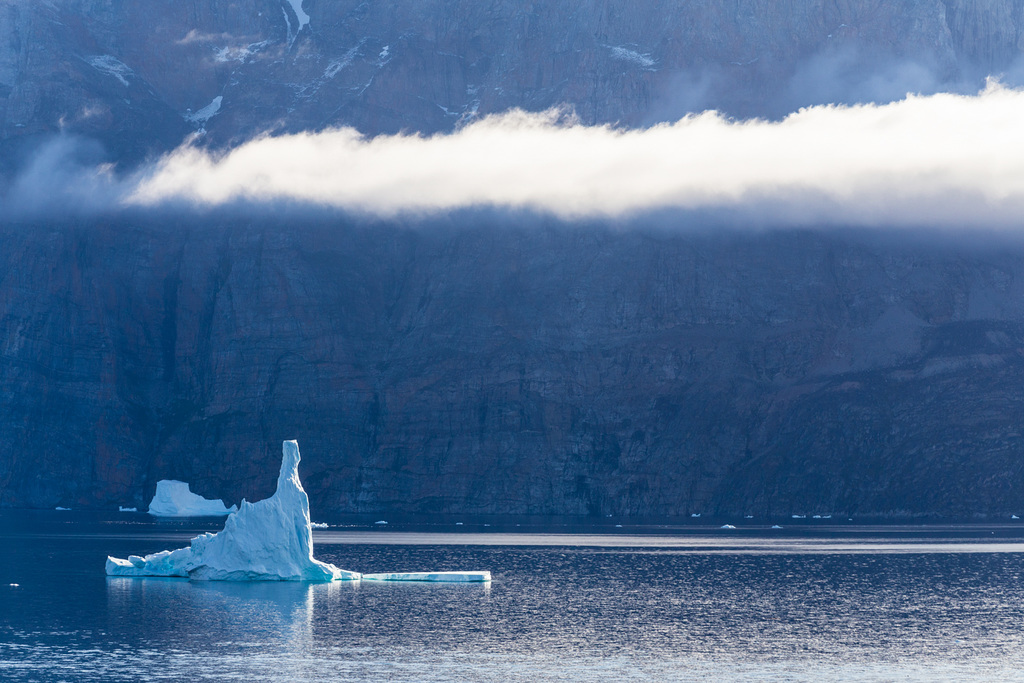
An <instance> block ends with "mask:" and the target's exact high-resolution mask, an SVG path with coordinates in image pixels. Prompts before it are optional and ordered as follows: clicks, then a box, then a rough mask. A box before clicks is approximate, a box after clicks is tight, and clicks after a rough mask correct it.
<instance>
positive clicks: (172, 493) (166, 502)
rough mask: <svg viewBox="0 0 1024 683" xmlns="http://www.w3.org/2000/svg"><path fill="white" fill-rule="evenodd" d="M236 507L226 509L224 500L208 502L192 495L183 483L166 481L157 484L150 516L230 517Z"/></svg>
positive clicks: (196, 495)
mask: <svg viewBox="0 0 1024 683" xmlns="http://www.w3.org/2000/svg"><path fill="white" fill-rule="evenodd" d="M237 509H238V508H236V507H235V506H234V505H232V506H231V507H230V508H227V507H224V501H222V500H219V499H218V500H208V499H206V498H203V497H202V496H200V495H198V494H195V493H192V491H190V490H189V488H188V484H186V483H185V482H183V481H174V480H172V479H164V480H163V481H158V482H157V483H156V495H155V496H153V502H152V503H150V504H149V514H151V515H153V516H155V517H204V516H213V515H230V514H231V513H232V512H234V511H235V510H237Z"/></svg>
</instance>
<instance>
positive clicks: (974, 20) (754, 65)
mask: <svg viewBox="0 0 1024 683" xmlns="http://www.w3.org/2000/svg"><path fill="white" fill-rule="evenodd" d="M1022 15H1024V1H1022V0H986V1H984V2H979V1H977V0H910V1H907V2H878V1H877V0H716V1H714V2H711V1H708V0H701V1H699V2H670V1H668V0H640V1H639V2H638V1H637V0H574V1H572V2H565V1H564V0H537V1H534V2H520V1H511V0H502V1H497V2H488V3H482V2H477V1H475V0H456V1H454V2H453V1H449V0H445V1H444V2H441V1H440V0H397V1H395V2H387V3H382V2H364V1H362V0H337V1H332V2H325V1H321V0H304V1H300V0H181V1H178V2H165V1H160V0H133V1H131V2H126V1H125V0H103V1H100V0H52V1H51V2H35V1H31V2H30V1H29V0H0V17H2V19H0V152H3V154H0V158H3V159H4V161H5V165H6V166H7V170H8V171H9V170H11V168H13V167H14V166H15V165H16V162H17V159H18V154H19V150H23V149H25V148H30V147H32V145H34V144H35V143H36V142H37V141H38V140H39V139H40V138H41V137H45V136H46V135H49V134H53V133H55V132H57V131H64V132H74V133H78V134H82V135H86V136H89V137H92V138H96V139H98V140H100V141H102V143H103V144H104V145H105V146H106V148H107V153H108V155H109V157H110V158H112V159H113V160H117V161H122V162H132V161H136V160H138V159H141V158H143V157H144V156H146V155H147V154H152V153H154V152H159V151H162V150H166V149H168V148H170V147H173V146H175V145H177V144H178V143H180V142H181V140H182V139H183V138H184V137H185V136H186V135H187V134H188V133H189V132H190V131H197V130H199V131H204V133H205V140H206V141H207V142H208V143H209V144H214V145H223V144H230V143H231V142H237V141H238V140H241V139H246V138H249V137H251V136H253V135H256V134H259V133H263V132H266V131H276V130H289V131H296V130H311V129H322V128H324V127H330V126H339V125H352V126H355V127H357V128H358V129H359V130H361V131H363V132H364V133H367V134H376V133H380V132H394V131H399V130H408V131H424V132H433V131H439V130H450V129H452V128H453V127H456V126H458V125H459V124H460V123H462V122H465V121H467V120H469V119H472V118H473V117H477V116H481V115H484V114H487V113H492V112H501V111H505V110H507V109H509V108H512V107H522V108H525V109H528V110H541V109H546V108H549V107H554V106H567V107H570V108H572V109H573V110H575V112H576V113H577V114H578V115H579V117H580V118H581V119H582V120H583V121H585V122H591V123H594V122H597V123H600V122H612V123H613V122H620V123H622V124H625V125H646V124H650V123H653V122H655V121H661V120H667V119H670V120H675V119H677V118H679V117H680V116H682V115H683V114H685V113H686V112H689V111H694V110H701V109H705V108H719V109H723V110H725V111H727V112H729V113H732V114H735V115H739V116H754V115H757V116H780V115H783V114H785V113H787V112H790V111H794V110H795V109H796V108H797V107H799V106H803V105H806V104H812V103H825V102H846V101H863V100H891V99H894V98H899V97H902V96H903V95H904V94H905V93H906V92H908V91H915V92H920V91H924V92H928V91H934V90H936V89H940V88H941V89H957V90H968V91H976V90H977V89H979V88H980V87H981V83H982V80H983V78H984V77H985V76H986V75H989V74H1000V73H1002V74H1004V75H1005V78H1007V79H1008V80H1009V81H1011V82H1017V81H1018V80H1020V79H1019V76H1021V70H1020V68H1019V66H1020V64H1019V62H1020V57H1021V52H1022V49H1024V39H1022V37H1021V36H1022V28H1024V19H1022Z"/></svg>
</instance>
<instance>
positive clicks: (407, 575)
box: [363, 572, 491, 583]
mask: <svg viewBox="0 0 1024 683" xmlns="http://www.w3.org/2000/svg"><path fill="white" fill-rule="evenodd" d="M363 580H365V581H432V582H434V583H479V582H486V581H490V580H491V573H490V572H395V573H393V574H363Z"/></svg>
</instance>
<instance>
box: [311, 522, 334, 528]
mask: <svg viewBox="0 0 1024 683" xmlns="http://www.w3.org/2000/svg"><path fill="white" fill-rule="evenodd" d="M309 526H310V528H311V529H328V528H330V526H331V525H330V524H328V523H327V522H310V523H309Z"/></svg>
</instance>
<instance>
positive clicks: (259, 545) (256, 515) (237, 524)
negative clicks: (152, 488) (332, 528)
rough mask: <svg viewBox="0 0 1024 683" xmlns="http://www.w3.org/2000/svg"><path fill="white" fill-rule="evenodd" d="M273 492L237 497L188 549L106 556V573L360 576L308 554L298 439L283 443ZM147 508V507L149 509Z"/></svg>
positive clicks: (209, 577)
mask: <svg viewBox="0 0 1024 683" xmlns="http://www.w3.org/2000/svg"><path fill="white" fill-rule="evenodd" d="M283 450H284V457H283V459H282V461H281V474H280V476H278V479H277V491H276V492H275V493H274V495H273V496H271V497H270V498H267V499H266V500H261V501H259V502H258V503H247V502H246V501H244V500H243V501H242V506H241V508H240V509H239V510H238V512H236V513H235V514H233V515H231V516H230V517H228V518H227V520H226V521H225V523H224V530H223V531H221V532H219V533H216V534H209V533H207V534H203V535H202V536H196V537H195V538H193V539H192V543H191V545H190V546H189V547H188V548H179V549H178V550H173V551H171V550H165V551H163V552H159V553H153V554H152V555H147V556H145V557H139V556H138V555H132V556H130V557H129V558H128V559H127V560H121V559H118V558H114V557H108V558H107V567H106V569H107V574H108V575H110V576H181V577H188V578H190V579H197V580H203V581H344V580H353V579H358V578H359V577H360V575H359V573H357V572H349V571H345V570H343V569H338V568H337V567H335V566H334V565H332V564H327V563H326V562H320V561H318V560H314V559H313V533H312V531H311V529H310V520H309V498H308V497H307V496H306V492H305V491H304V490H303V488H302V484H301V483H300V482H299V444H298V443H297V442H295V441H285V442H284V449H283ZM151 512H152V510H151Z"/></svg>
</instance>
